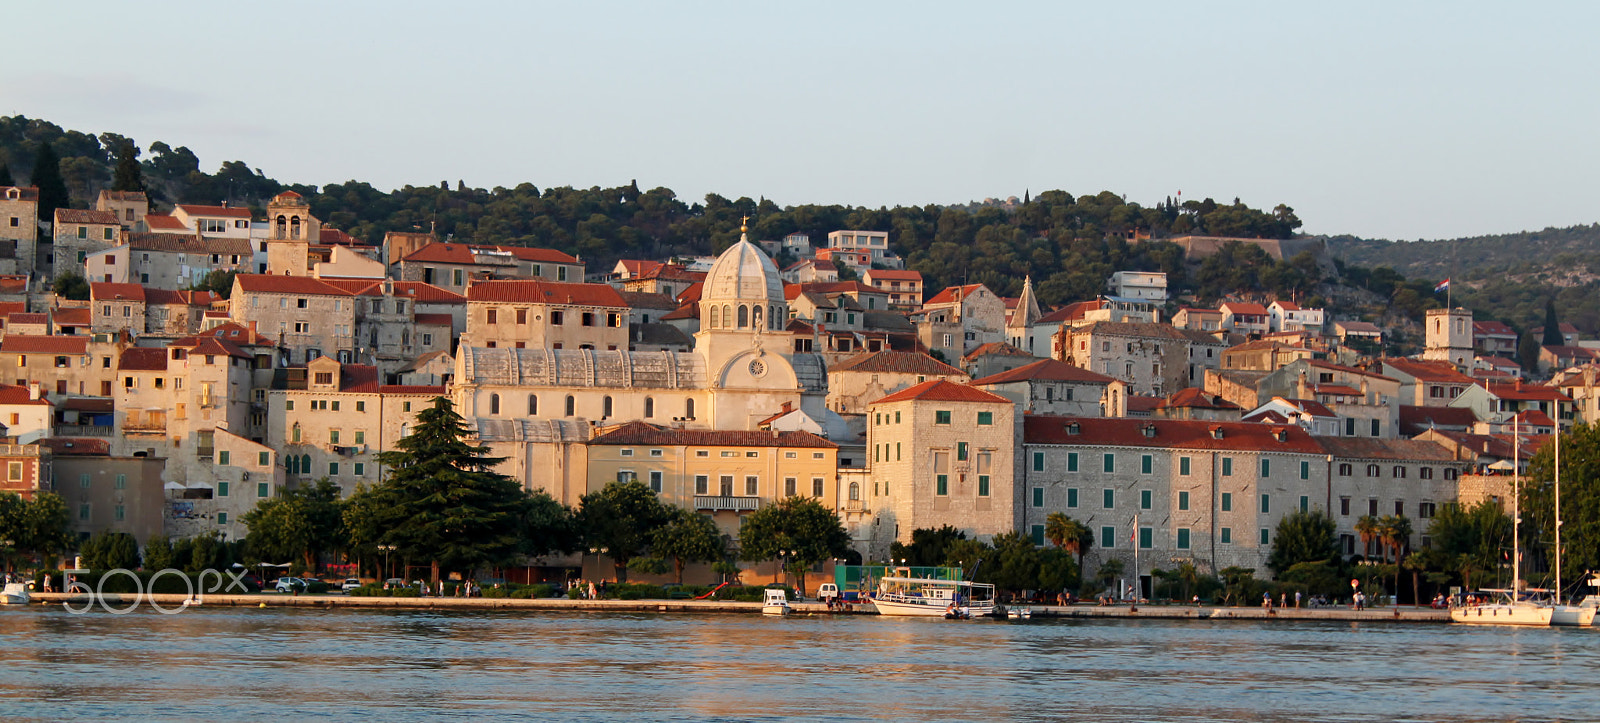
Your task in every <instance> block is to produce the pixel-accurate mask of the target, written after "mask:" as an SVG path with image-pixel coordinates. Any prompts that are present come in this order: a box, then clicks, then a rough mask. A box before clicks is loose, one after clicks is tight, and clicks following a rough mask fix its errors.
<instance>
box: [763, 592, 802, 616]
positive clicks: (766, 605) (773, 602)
mask: <svg viewBox="0 0 1600 723" xmlns="http://www.w3.org/2000/svg"><path fill="white" fill-rule="evenodd" d="M791 612H794V608H791V607H789V595H788V593H785V592H784V591H782V590H774V589H771V588H769V589H768V590H767V591H766V595H765V598H764V599H763V600H762V601H761V614H762V615H788V614H789V613H791Z"/></svg>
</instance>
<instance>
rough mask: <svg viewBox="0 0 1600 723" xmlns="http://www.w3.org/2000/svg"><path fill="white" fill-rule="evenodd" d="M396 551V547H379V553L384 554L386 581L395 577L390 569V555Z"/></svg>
mask: <svg viewBox="0 0 1600 723" xmlns="http://www.w3.org/2000/svg"><path fill="white" fill-rule="evenodd" d="M395 549H396V548H395V546H394V545H378V551H379V552H382V553H383V576H384V579H385V580H387V579H388V578H391V577H394V570H393V569H391V568H390V567H389V553H391V552H394V551H395Z"/></svg>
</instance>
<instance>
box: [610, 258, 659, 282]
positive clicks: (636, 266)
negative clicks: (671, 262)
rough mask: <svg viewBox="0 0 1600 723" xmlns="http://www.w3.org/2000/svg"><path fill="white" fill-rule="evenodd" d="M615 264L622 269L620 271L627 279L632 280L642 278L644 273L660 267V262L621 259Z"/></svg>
mask: <svg viewBox="0 0 1600 723" xmlns="http://www.w3.org/2000/svg"><path fill="white" fill-rule="evenodd" d="M617 264H618V265H619V266H621V267H622V271H623V272H624V273H626V274H627V275H628V277H629V278H634V277H638V276H642V275H644V273H645V272H646V271H649V270H651V269H654V268H655V267H657V266H660V265H661V262H660V261H647V260H644V259H621V260H619V261H617Z"/></svg>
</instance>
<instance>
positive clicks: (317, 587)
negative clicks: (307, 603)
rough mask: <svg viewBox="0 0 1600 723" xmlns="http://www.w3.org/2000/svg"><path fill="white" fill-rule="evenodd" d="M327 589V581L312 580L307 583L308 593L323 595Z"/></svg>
mask: <svg viewBox="0 0 1600 723" xmlns="http://www.w3.org/2000/svg"><path fill="white" fill-rule="evenodd" d="M327 591H328V583H325V582H323V581H321V580H312V581H311V582H308V583H306V594H307V595H321V594H323V593H326V592H327Z"/></svg>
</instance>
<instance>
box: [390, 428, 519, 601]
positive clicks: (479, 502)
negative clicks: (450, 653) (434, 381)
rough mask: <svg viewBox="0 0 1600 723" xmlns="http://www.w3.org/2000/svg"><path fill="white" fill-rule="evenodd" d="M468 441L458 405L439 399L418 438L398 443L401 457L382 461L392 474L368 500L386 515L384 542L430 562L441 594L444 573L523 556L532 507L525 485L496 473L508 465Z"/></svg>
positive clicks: (416, 432) (417, 430)
mask: <svg viewBox="0 0 1600 723" xmlns="http://www.w3.org/2000/svg"><path fill="white" fill-rule="evenodd" d="M465 436H466V424H465V422H464V421H463V420H462V418H461V415H459V414H456V412H455V409H454V407H453V405H452V404H451V403H450V400H448V399H445V398H444V397H439V398H437V399H434V401H433V406H432V407H431V408H429V409H425V410H423V411H422V413H421V414H418V415H417V426H416V428H415V430H414V431H413V432H412V433H411V436H409V437H405V438H404V439H401V440H400V441H398V442H396V443H395V447H396V448H397V451H393V452H383V453H380V454H379V455H378V462H379V463H380V464H383V465H385V466H387V467H388V468H389V469H390V472H389V474H388V476H387V477H386V478H385V479H384V480H383V482H381V483H379V484H378V486H377V487H375V488H373V489H372V490H370V491H368V492H365V493H364V494H371V495H375V496H376V497H377V501H378V502H379V503H380V504H379V505H378V506H377V507H376V508H377V509H381V510H383V511H384V512H383V519H382V520H379V521H377V526H378V527H380V528H382V529H383V530H384V531H383V533H382V538H381V541H382V542H385V543H388V544H393V545H396V546H398V547H399V548H400V549H399V551H398V552H399V553H400V555H401V556H402V557H406V558H410V559H412V560H428V561H430V562H431V563H432V566H433V581H434V585H435V589H437V585H438V582H439V580H440V576H441V573H443V572H448V571H458V572H471V571H472V570H473V569H475V568H477V567H479V566H482V565H487V564H495V563H502V562H506V561H508V560H509V559H510V558H511V557H512V556H513V555H515V554H516V552H517V550H518V547H519V544H520V542H521V530H520V527H521V524H522V521H523V519H524V516H525V513H526V512H527V508H528V504H529V498H528V494H527V492H526V491H524V490H523V489H522V486H521V485H519V484H517V482H516V481H515V480H513V479H511V478H510V477H507V476H505V475H502V474H498V473H495V472H493V471H491V469H492V468H493V467H494V466H495V465H497V464H500V463H501V462H503V461H505V458H503V457H490V456H488V452H489V448H488V447H484V446H475V445H472V444H468V443H467V442H466V441H464V439H463V438H464V437H465ZM369 509H371V508H369Z"/></svg>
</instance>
